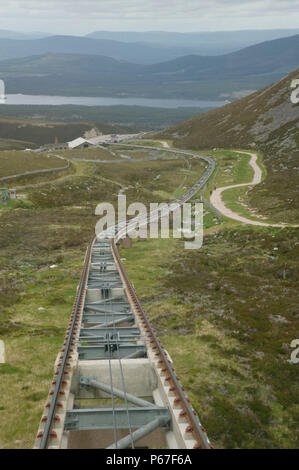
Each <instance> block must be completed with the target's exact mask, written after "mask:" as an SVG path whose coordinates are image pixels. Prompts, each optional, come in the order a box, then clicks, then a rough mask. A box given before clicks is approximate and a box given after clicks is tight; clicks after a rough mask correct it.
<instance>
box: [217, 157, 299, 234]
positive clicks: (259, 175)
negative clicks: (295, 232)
mask: <svg viewBox="0 0 299 470" xmlns="http://www.w3.org/2000/svg"><path fill="white" fill-rule="evenodd" d="M238 153H244V154H245V155H250V156H251V158H250V161H249V164H250V166H251V167H252V169H253V171H254V177H253V180H252V181H251V182H250V183H242V184H233V185H231V186H224V187H222V188H216V189H215V190H214V191H213V192H212V194H211V198H210V201H211V204H212V205H213V206H214V207H215V208H216V209H218V211H219V212H221V214H223V215H225V216H226V217H229V218H230V219H233V220H237V221H238V222H243V223H245V224H250V225H261V226H263V227H298V225H289V224H268V223H266V222H259V221H257V220H251V219H247V218H246V217H242V216H241V215H239V214H237V213H236V212H233V211H232V210H231V209H229V208H228V207H226V206H225V204H224V202H223V201H222V197H221V194H222V193H223V191H226V190H227V189H231V188H240V187H241V186H253V185H256V184H259V183H260V182H261V180H262V171H261V169H260V167H259V166H258V164H257V158H258V157H257V155H256V154H255V153H249V152H238Z"/></svg>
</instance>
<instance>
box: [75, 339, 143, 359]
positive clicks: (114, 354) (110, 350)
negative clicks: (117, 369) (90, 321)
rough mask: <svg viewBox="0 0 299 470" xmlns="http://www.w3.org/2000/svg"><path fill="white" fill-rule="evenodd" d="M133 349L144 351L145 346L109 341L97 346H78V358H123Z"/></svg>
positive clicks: (133, 350)
mask: <svg viewBox="0 0 299 470" xmlns="http://www.w3.org/2000/svg"><path fill="white" fill-rule="evenodd" d="M135 351H142V352H143V354H145V353H146V347H145V346H143V345H139V344H124V343H120V344H117V341H110V342H109V344H108V343H107V344H102V345H101V344H99V345H97V346H78V353H79V359H84V360H85V359H109V358H112V359H123V358H125V357H127V356H128V355H130V354H132V353H133V352H135Z"/></svg>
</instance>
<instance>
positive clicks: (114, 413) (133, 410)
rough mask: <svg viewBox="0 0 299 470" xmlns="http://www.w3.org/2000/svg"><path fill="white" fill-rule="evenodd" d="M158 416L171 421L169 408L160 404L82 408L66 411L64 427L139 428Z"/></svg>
mask: <svg viewBox="0 0 299 470" xmlns="http://www.w3.org/2000/svg"><path fill="white" fill-rule="evenodd" d="M128 413H129V419H130V422H129V420H128ZM160 417H164V418H165V419H166V420H167V422H171V413H170V411H169V409H168V408H166V407H165V408H164V407H160V406H157V407H155V408H154V407H141V408H138V407H128V408H127V407H123V408H114V409H113V408H111V407H110V408H82V409H79V410H76V409H75V410H68V411H67V413H66V419H65V425H64V429H65V430H66V431H85V430H86V431H87V430H97V429H114V426H115V425H116V427H117V429H130V427H132V428H140V427H142V426H145V425H146V424H148V423H150V422H151V421H153V420H154V419H156V418H160Z"/></svg>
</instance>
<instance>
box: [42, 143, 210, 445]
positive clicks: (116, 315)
mask: <svg viewBox="0 0 299 470" xmlns="http://www.w3.org/2000/svg"><path fill="white" fill-rule="evenodd" d="M122 145H124V144H122ZM137 147H141V146H137ZM146 148H149V147H146ZM163 151H172V152H173V151H174V150H173V149H171V150H167V149H165V148H163ZM175 152H176V153H182V154H185V155H187V156H190V155H192V156H196V157H199V155H198V154H193V153H192V152H187V151H181V150H180V151H177V150H175ZM200 158H203V159H204V160H206V162H208V168H207V169H206V171H205V173H204V174H203V176H202V177H201V178H200V180H199V181H198V182H197V183H196V184H195V185H194V186H193V187H192V188H191V189H189V191H187V193H185V194H184V195H183V196H181V197H180V198H178V199H177V200H176V201H174V202H175V203H177V204H179V205H180V204H183V203H184V202H187V201H188V200H190V199H191V198H192V196H194V195H195V194H196V193H197V192H198V191H199V190H200V189H202V188H203V187H204V185H205V184H206V182H207V180H208V179H209V177H210V176H211V174H212V173H213V171H214V168H215V164H214V161H213V160H212V159H211V158H209V157H207V156H204V155H203V156H200ZM153 217H159V214H155V213H153V212H151V213H150V214H149V216H148V217H147V220H149V219H152V218H153ZM132 225H134V219H133V220H131V221H130V222H129V223H128V224H127V225H126V226H125V227H124V226H115V227H112V228H109V229H107V231H106V233H102V234H101V237H99V236H98V237H95V238H94V239H93V240H92V242H91V243H90V245H89V246H88V248H87V251H86V255H85V260H84V266H83V270H82V274H81V279H80V283H79V285H78V288H77V295H76V298H75V302H74V307H73V311H72V314H71V318H70V321H69V326H68V329H67V332H66V336H65V341H64V345H63V348H62V350H61V353H60V354H59V355H58V357H57V360H56V363H55V371H54V378H53V381H52V384H51V387H50V391H49V395H48V399H47V402H46V405H45V408H44V411H43V415H42V419H41V422H40V426H39V430H38V433H37V437H36V441H35V445H34V448H36V449H57V448H64V449H66V448H110V449H123V448H128V447H130V448H135V445H137V446H142V447H149V448H157V447H159V448H160V447H161V446H162V448H170V449H171V448H173V449H184V448H185V449H192V448H194V449H210V448H212V446H211V443H210V441H209V439H208V437H207V433H206V431H205V429H204V428H203V426H202V425H201V424H200V422H199V419H198V416H197V414H196V412H195V411H194V410H193V408H192V406H191V404H190V401H189V399H188V398H187V396H186V394H185V392H184V388H183V386H182V385H181V383H180V381H179V379H178V377H177V376H176V374H175V371H174V369H173V366H172V361H171V358H170V357H169V355H168V353H167V352H166V351H165V350H164V349H163V347H162V345H161V343H160V341H159V338H158V335H157V334H156V332H155V330H154V328H153V327H152V325H151V323H150V321H149V319H148V317H147V314H146V312H145V310H144V308H143V307H142V304H141V302H140V300H139V299H138V297H137V295H136V292H135V290H134V287H133V285H132V283H131V282H130V280H129V278H128V276H127V274H126V272H125V269H124V266H123V264H122V261H121V259H120V256H119V252H118V247H117V244H118V243H119V241H120V240H121V239H122V237H123V236H124V233H129V231H130V226H132ZM78 401H80V405H78V403H77V402H78ZM83 402H84V405H86V406H81V403H83ZM107 402H108V403H107ZM90 403H92V405H90ZM95 405H96V406H95ZM99 405H100V406H99Z"/></svg>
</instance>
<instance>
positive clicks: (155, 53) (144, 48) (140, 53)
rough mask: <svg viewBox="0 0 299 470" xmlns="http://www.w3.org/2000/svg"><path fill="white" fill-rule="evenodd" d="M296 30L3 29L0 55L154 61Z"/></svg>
mask: <svg viewBox="0 0 299 470" xmlns="http://www.w3.org/2000/svg"><path fill="white" fill-rule="evenodd" d="M296 34H299V28H298V29H297V30H295V29H290V30H288V29H281V30H256V31H255V30H252V31H251V30H249V31H222V32H221V31H220V32H202V33H172V32H163V31H162V32H159V31H153V32H142V33H140V32H109V31H96V32H94V33H91V34H88V35H86V36H85V37H84V36H68V35H51V34H49V33H43V32H33V33H24V32H14V31H7V30H0V57H1V59H2V60H5V59H13V58H19V57H29V56H32V55H42V54H48V53H58V54H73V53H77V54H88V55H103V56H108V57H112V58H114V59H116V60H121V61H127V62H133V63H137V64H155V63H159V62H166V61H169V60H172V59H176V58H178V57H181V56H184V55H193V54H197V55H202V56H203V55H204V56H214V55H224V54H228V53H230V52H235V51H237V50H240V49H243V48H245V47H248V46H251V45H254V44H258V43H260V42H264V41H272V40H275V39H279V38H283V37H290V36H294V35H296Z"/></svg>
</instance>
